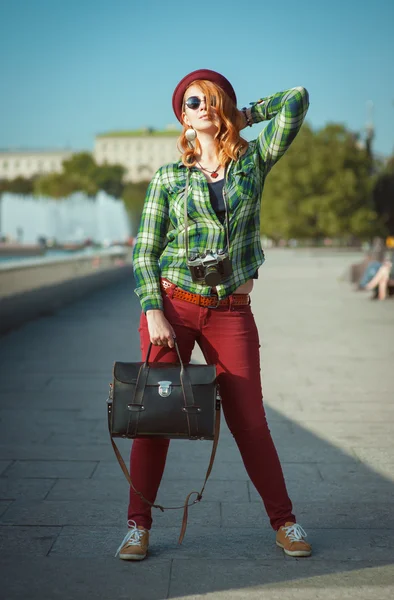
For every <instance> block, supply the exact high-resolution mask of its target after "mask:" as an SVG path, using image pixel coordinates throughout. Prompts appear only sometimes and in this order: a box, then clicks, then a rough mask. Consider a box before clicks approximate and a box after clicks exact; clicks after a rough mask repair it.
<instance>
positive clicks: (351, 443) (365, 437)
mask: <svg viewBox="0 0 394 600" xmlns="http://www.w3.org/2000/svg"><path fill="white" fill-rule="evenodd" d="M391 429H393V425H392V426H391ZM330 442H331V443H332V444H335V445H336V446H338V447H341V448H343V449H346V450H347V449H348V448H352V452H353V454H354V455H355V456H358V454H357V449H358V448H364V449H366V448H376V446H377V445H379V446H380V447H381V448H391V449H393V447H394V440H393V435H392V434H391V435H390V434H385V435H382V434H381V435H379V438H377V436H376V434H369V433H363V432H362V431H360V432H359V434H352V433H350V434H342V435H340V434H337V435H335V436H334V435H330Z"/></svg>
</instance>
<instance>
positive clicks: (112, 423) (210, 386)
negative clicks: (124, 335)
mask: <svg viewBox="0 0 394 600" xmlns="http://www.w3.org/2000/svg"><path fill="white" fill-rule="evenodd" d="M175 348H176V351H177V354H178V359H179V364H171V363H159V362H157V363H149V356H150V352H151V349H152V344H150V345H149V348H148V352H147V355H146V358H145V361H144V362H142V363H141V362H139V363H124V362H115V364H114V368H113V381H112V384H111V385H110V394H109V398H108V401H107V406H108V428H109V433H110V437H111V443H112V446H113V449H114V452H115V454H116V457H117V459H118V461H119V464H120V467H121V469H122V471H123V473H124V475H125V477H126V479H127V481H128V482H129V484H130V486H131V487H132V488H133V490H134V492H135V493H136V494H138V495H139V496H140V497H141V498H142V499H143V500H144V501H145V502H147V503H148V504H149V505H150V506H152V507H155V508H159V509H160V510H162V511H163V510H165V509H166V508H167V509H179V508H183V509H184V517H183V523H182V529H181V534H180V537H179V543H182V539H183V536H184V534H185V531H186V524H187V513H188V506H190V505H191V504H195V503H197V502H200V500H201V498H202V494H203V492H204V489H205V485H206V482H207V480H208V477H209V475H210V473H211V470H212V466H213V462H214V459H215V454H216V448H217V444H218V440H219V429H220V402H221V401H220V395H219V387H218V384H217V381H216V367H215V366H214V365H191V364H188V365H184V364H183V362H182V359H181V355H180V352H179V348H178V344H177V343H176V341H175ZM114 437H115V438H116V437H122V438H130V439H133V438H168V439H189V440H213V446H212V452H211V457H210V461H209V465H208V470H207V473H206V476H205V481H204V484H203V487H202V489H201V491H200V492H190V494H188V496H187V498H186V501H185V503H184V504H183V505H182V506H171V507H164V506H161V505H159V504H153V503H152V502H150V501H149V500H147V499H146V498H145V497H144V496H143V494H142V493H141V492H139V491H138V490H136V489H135V487H134V485H133V482H132V481H131V478H130V474H129V472H128V470H127V467H126V465H125V462H124V460H123V458H122V456H121V454H120V452H119V450H118V448H117V446H116V444H115V442H114V439H113V438H114ZM193 494H196V495H197V498H196V499H195V500H194V501H193V502H190V497H191V496H192V495H193Z"/></svg>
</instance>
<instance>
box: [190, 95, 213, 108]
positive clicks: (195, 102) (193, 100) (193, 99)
mask: <svg viewBox="0 0 394 600" xmlns="http://www.w3.org/2000/svg"><path fill="white" fill-rule="evenodd" d="M204 100H205V96H204ZM201 102H202V99H201V98H199V97H198V96H190V98H188V99H187V100H186V101H185V106H187V107H188V108H190V109H191V110H197V108H199V106H200V104H201ZM211 106H216V98H215V96H211Z"/></svg>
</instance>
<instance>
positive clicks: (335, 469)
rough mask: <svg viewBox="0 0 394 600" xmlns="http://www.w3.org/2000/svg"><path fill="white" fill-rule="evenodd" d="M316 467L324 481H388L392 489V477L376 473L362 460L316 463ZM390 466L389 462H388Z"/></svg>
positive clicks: (383, 482)
mask: <svg viewBox="0 0 394 600" xmlns="http://www.w3.org/2000/svg"><path fill="white" fill-rule="evenodd" d="M317 467H318V469H319V473H320V474H321V477H322V479H323V480H324V481H333V482H338V481H345V482H358V483H361V484H362V483H372V482H374V483H375V485H377V486H379V485H380V484H382V485H383V486H387V483H388V482H390V483H391V485H392V486H393V490H394V477H393V476H391V477H390V476H386V475H382V474H381V473H378V472H377V471H376V470H374V469H371V468H369V467H368V466H366V465H364V464H363V463H362V462H359V463H356V462H355V463H353V464H346V463H343V464H338V463H333V464H331V465H329V464H326V463H318V464H317ZM389 467H390V464H389Z"/></svg>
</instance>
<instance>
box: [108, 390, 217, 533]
mask: <svg viewBox="0 0 394 600" xmlns="http://www.w3.org/2000/svg"><path fill="white" fill-rule="evenodd" d="M220 401H221V398H220V395H219V392H217V395H216V407H215V408H216V419H215V432H214V438H213V444H212V451H211V456H210V459H209V464H208V469H207V472H206V474H205V480H204V483H203V486H202V488H201V491H200V492H196V491H193V492H190V494H188V495H187V496H186V500H185V503H184V504H183V505H182V506H161V504H154V503H153V502H151V501H150V500H148V499H147V498H145V496H144V495H143V494H142V492H139V491H138V490H136V488H135V487H134V485H133V482H132V480H131V476H130V473H129V471H128V469H127V467H126V464H125V462H124V460H123V457H122V455H121V453H120V451H119V448H118V447H117V445H116V443H115V441H114V439H113V437H112V433H111V417H112V385H111V386H110V395H109V398H108V400H107V408H108V411H107V412H108V430H109V435H110V438H111V444H112V448H113V449H114V452H115V456H116V458H117V459H118V462H119V465H120V468H121V469H122V471H123V473H124V476H125V477H126V479H127V481H128V482H129V485H130V487H131V488H132V489H133V491H134V492H135V493H136V494H137V496H139V497H140V498H141V499H142V500H143V501H144V502H146V503H147V504H149V505H150V506H151V507H152V508H159V509H160V510H161V511H162V512H164V510H179V509H180V508H183V519H182V527H181V531H180V534H179V539H178V543H179V544H182V541H183V538H184V537H185V533H186V527H187V518H188V511H189V506H192V505H193V504H197V502H200V501H201V500H202V495H203V493H204V490H205V486H206V483H207V481H208V477H209V476H210V474H211V471H212V467H213V463H214V460H215V455H216V450H217V446H218V442H219V432H220ZM193 494H197V498H196V499H195V500H193V502H190V497H191V496H192V495H193Z"/></svg>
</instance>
